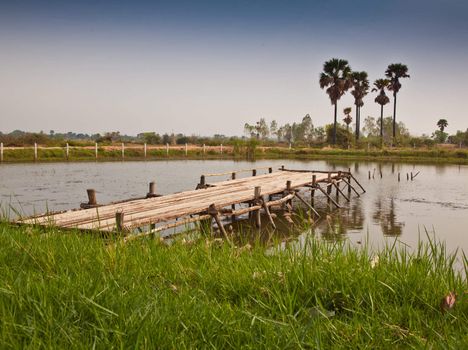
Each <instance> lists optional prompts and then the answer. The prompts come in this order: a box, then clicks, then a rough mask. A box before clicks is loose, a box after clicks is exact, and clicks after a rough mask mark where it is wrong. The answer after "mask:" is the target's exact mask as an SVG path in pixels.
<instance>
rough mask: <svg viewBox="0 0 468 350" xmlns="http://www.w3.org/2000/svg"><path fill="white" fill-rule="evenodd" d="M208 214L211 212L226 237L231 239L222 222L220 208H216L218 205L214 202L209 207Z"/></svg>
mask: <svg viewBox="0 0 468 350" xmlns="http://www.w3.org/2000/svg"><path fill="white" fill-rule="evenodd" d="M208 214H210V215H211V216H212V217H213V218H214V219H215V221H216V224H217V225H218V228H219V230H220V231H221V232H222V233H223V236H224V238H226V239H229V238H228V236H227V233H226V230H225V229H224V226H223V224H222V223H221V219H220V217H219V212H218V209H216V206H215V205H214V203H213V204H211V205H210V206H209V207H208Z"/></svg>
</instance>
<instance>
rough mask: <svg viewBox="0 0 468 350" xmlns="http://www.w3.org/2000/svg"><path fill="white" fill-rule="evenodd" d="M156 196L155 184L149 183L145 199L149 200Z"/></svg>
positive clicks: (153, 182)
mask: <svg viewBox="0 0 468 350" xmlns="http://www.w3.org/2000/svg"><path fill="white" fill-rule="evenodd" d="M156 196H157V194H156V182H155V181H151V182H150V183H149V191H148V193H147V194H146V198H151V197H156Z"/></svg>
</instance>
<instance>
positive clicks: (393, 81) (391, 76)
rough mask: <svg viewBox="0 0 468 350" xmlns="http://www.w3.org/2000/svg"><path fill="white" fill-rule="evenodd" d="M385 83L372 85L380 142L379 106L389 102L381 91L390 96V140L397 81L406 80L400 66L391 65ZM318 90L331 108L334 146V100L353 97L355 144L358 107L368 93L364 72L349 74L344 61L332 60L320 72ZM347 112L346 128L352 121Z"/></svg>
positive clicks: (397, 89) (335, 110)
mask: <svg viewBox="0 0 468 350" xmlns="http://www.w3.org/2000/svg"><path fill="white" fill-rule="evenodd" d="M385 76H386V78H387V79H377V80H376V81H375V82H374V88H373V89H372V91H373V92H375V91H378V93H379V94H378V95H377V97H376V98H375V102H376V103H378V104H380V136H381V138H382V140H383V125H382V123H383V106H384V105H386V104H387V103H389V102H390V99H389V98H388V96H387V95H386V93H385V90H388V91H392V92H393V139H394V140H395V137H396V100H397V94H398V92H399V91H400V89H401V83H400V79H402V78H409V74H408V67H407V66H406V65H404V64H401V63H392V64H390V65H389V66H388V67H387V70H386V71H385ZM319 84H320V88H322V89H325V88H326V90H325V91H326V93H327V94H328V96H329V98H330V101H331V103H332V105H333V106H334V112H335V114H334V123H333V144H336V126H337V120H336V118H337V107H338V100H339V99H340V98H341V97H342V96H343V95H344V94H345V93H346V92H347V91H348V90H349V89H351V88H352V89H353V90H352V91H351V94H352V95H353V97H354V105H355V106H356V120H355V121H356V140H358V139H359V137H360V129H361V107H362V106H364V97H365V96H366V95H367V94H368V92H369V79H368V75H367V72H364V71H362V72H358V71H356V72H353V71H352V69H351V67H350V66H349V64H348V61H347V60H343V59H339V58H332V59H331V60H329V61H326V62H325V63H324V65H323V72H322V73H321V74H320V79H319ZM350 113H351V111H350V110H349V111H347V109H345V115H346V118H345V119H344V122H345V123H346V124H347V125H348V126H349V124H350V123H351V121H352V118H351V116H350Z"/></svg>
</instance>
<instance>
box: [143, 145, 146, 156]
mask: <svg viewBox="0 0 468 350" xmlns="http://www.w3.org/2000/svg"><path fill="white" fill-rule="evenodd" d="M143 153H144V154H145V158H146V143H145V145H144V151H143Z"/></svg>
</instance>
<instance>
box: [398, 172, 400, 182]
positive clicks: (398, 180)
mask: <svg viewBox="0 0 468 350" xmlns="http://www.w3.org/2000/svg"><path fill="white" fill-rule="evenodd" d="M398 182H400V173H398Z"/></svg>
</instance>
